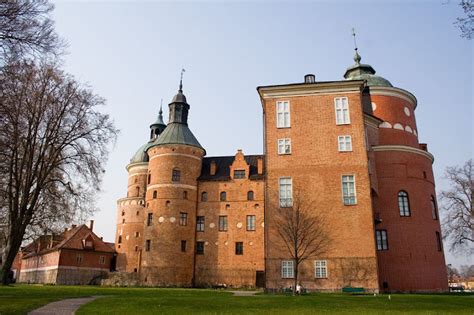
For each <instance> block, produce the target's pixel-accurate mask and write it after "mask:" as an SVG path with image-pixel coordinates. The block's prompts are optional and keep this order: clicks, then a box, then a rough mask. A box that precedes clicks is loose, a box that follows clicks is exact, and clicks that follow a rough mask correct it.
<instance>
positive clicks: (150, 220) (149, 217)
mask: <svg viewBox="0 0 474 315" xmlns="http://www.w3.org/2000/svg"><path fill="white" fill-rule="evenodd" d="M152 223H153V213H148V217H147V219H146V225H148V226H151V224H152Z"/></svg>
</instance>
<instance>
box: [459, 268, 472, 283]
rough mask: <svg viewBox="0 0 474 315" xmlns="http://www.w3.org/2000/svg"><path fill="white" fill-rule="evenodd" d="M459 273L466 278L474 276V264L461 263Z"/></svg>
mask: <svg viewBox="0 0 474 315" xmlns="http://www.w3.org/2000/svg"><path fill="white" fill-rule="evenodd" d="M459 275H460V276H461V277H463V278H464V279H465V280H468V279H469V278H471V277H474V265H470V266H469V265H461V266H460V267H459Z"/></svg>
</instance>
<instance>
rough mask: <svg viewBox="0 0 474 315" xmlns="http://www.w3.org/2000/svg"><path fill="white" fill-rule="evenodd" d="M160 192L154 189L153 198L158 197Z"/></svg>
mask: <svg viewBox="0 0 474 315" xmlns="http://www.w3.org/2000/svg"><path fill="white" fill-rule="evenodd" d="M157 195H158V193H157V192H156V190H153V199H156V197H157Z"/></svg>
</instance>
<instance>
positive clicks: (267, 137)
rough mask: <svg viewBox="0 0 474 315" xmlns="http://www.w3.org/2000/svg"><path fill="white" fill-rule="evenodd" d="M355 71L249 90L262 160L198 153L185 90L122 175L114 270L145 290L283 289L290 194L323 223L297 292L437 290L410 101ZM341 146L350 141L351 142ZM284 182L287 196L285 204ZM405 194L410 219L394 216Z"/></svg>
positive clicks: (433, 238)
mask: <svg viewBox="0 0 474 315" xmlns="http://www.w3.org/2000/svg"><path fill="white" fill-rule="evenodd" d="M355 61H356V65H354V66H352V67H351V68H349V69H348V70H347V71H346V74H345V78H346V79H347V80H344V81H332V82H314V81H311V80H310V81H308V82H305V83H296V84H286V85H279V86H265V87H259V88H257V90H258V93H259V96H260V99H261V103H262V109H263V123H264V154H263V155H248V156H245V155H244V153H243V152H242V151H240V150H239V151H238V152H237V153H236V154H235V155H234V156H224V157H205V151H204V149H202V148H201V147H200V145H199V143H198V142H197V140H196V139H195V138H194V136H193V135H192V134H191V131H190V130H189V129H188V127H187V115H188V110H189V108H190V107H189V104H187V103H186V98H185V97H184V95H183V94H182V86H180V90H179V92H178V94H177V95H176V96H175V98H174V99H173V102H172V103H171V104H170V121H171V122H170V124H169V125H168V126H167V127H166V128H165V126H164V125H163V129H164V131H163V134H165V135H164V136H163V135H160V133H157V134H156V137H157V138H156V137H155V138H153V139H151V140H150V142H149V144H148V146H145V147H142V148H141V149H140V150H139V152H137V154H136V155H135V156H134V158H132V160H131V163H130V164H129V166H128V167H127V170H128V171H129V186H128V193H127V197H126V198H124V199H120V200H119V201H118V204H119V207H118V212H119V213H118V216H117V218H118V221H117V235H116V243H117V245H118V246H117V251H118V253H119V259H118V261H117V262H118V266H117V268H118V270H121V271H128V272H136V273H138V276H139V278H140V279H141V283H142V284H143V285H160V286H234V287H255V286H265V287H266V289H267V290H275V291H276V290H280V289H283V288H286V287H289V286H292V285H293V281H294V280H293V278H291V276H289V275H288V274H283V271H284V270H283V269H284V268H283V265H284V264H286V261H289V260H291V257H290V256H289V253H288V250H287V249H286V245H285V244H284V243H283V241H282V239H281V236H280V235H279V225H278V222H279V221H278V217H279V216H280V215H281V211H282V208H288V204H286V202H288V200H290V199H292V198H295V197H296V196H297V197H298V198H301V199H304V200H305V201H306V202H307V203H309V204H310V205H311V206H310V208H311V212H312V213H313V214H317V215H318V216H322V217H324V220H325V222H326V223H327V226H328V227H329V228H328V231H327V233H328V234H327V235H328V238H329V239H330V240H331V243H330V244H331V245H330V247H329V248H328V250H327V251H325V252H324V254H321V255H319V256H317V257H310V259H307V260H306V261H305V262H303V263H302V265H301V266H300V269H299V282H300V284H301V285H302V286H303V287H305V288H307V289H309V290H318V291H340V290H341V289H342V288H343V287H347V286H351V287H363V288H365V289H366V290H367V291H373V292H378V291H405V292H406V291H446V290H447V278H446V273H445V271H444V254H443V250H442V248H438V243H437V237H441V235H440V234H439V233H440V226H439V220H438V218H437V209H436V195H435V190H434V179H433V172H432V166H431V164H432V162H433V157H432V155H431V154H430V153H429V152H428V151H427V147H426V145H423V144H419V143H418V129H417V125H416V120H415V114H414V111H415V109H416V105H417V104H416V98H415V97H414V96H413V95H412V94H410V93H409V92H407V91H405V90H402V89H399V88H394V87H393V86H392V85H391V84H390V82H389V81H387V80H386V79H384V78H382V77H379V76H375V70H373V68H372V67H371V66H369V65H364V64H360V56H359V55H358V54H356V58H355ZM310 79H311V78H310ZM305 80H306V78H305ZM283 103H284V104H283ZM281 104H283V105H282V107H281V108H280V107H279V106H280V105H281ZM341 104H344V105H341ZM285 106H286V107H285ZM338 106H339V107H338ZM340 106H342V107H340ZM344 106H345V107H344ZM343 107H344V108H345V111H346V112H344V113H346V114H347V118H341V117H342V116H340V115H343V116H344V115H346V114H343V111H342V109H341V108H343ZM279 108H280V109H279ZM283 108H286V109H283ZM338 108H339V110H338ZM279 110H280V111H281V110H283V112H284V111H287V112H288V113H287V116H283V114H282V116H279V114H278V111H279ZM283 112H281V113H283ZM160 115H161V112H160ZM278 117H280V118H278ZM344 117H346V116H344ZM159 118H160V119H161V116H160V117H159ZM160 119H159V120H160ZM278 119H281V121H284V123H283V124H281V122H280V121H278ZM340 119H342V120H343V121H342V123H341V121H339V120H340ZM344 119H347V121H346V120H344ZM160 121H162V120H160ZM152 126H153V125H152ZM155 126H158V125H155ZM160 126H162V125H160ZM160 132H161V129H160ZM153 134H154V133H152V135H153ZM340 137H343V138H342V139H346V140H345V141H349V140H348V139H349V137H350V146H349V144H347V143H345V142H344V143H342V144H341V141H342V140H341V138H340ZM160 139H162V140H160ZM290 143H291V145H290ZM290 146H291V150H290ZM174 170H179V176H180V177H179V179H178V180H176V178H175V172H174ZM281 179H284V180H285V183H286V185H288V183H290V184H289V185H290V186H291V189H290V190H291V191H292V192H291V194H293V195H292V196H291V197H290V198H287V197H285V198H284V200H283V199H282V197H281V194H286V190H285V192H283V193H282V192H281V191H282V189H283V188H282V187H283V186H282V185H283V184H282V182H281ZM351 185H352V186H351ZM348 187H354V189H353V190H352V188H348ZM285 189H287V188H285ZM353 191H355V193H353ZM400 191H404V192H405V193H407V194H408V196H409V200H410V205H409V206H410V210H411V215H410V216H401V215H400V213H401V212H400V211H401V210H400V209H399V207H400V206H399V192H400ZM145 192H146V193H145ZM345 194H347V195H345ZM344 196H345V197H344ZM282 200H283V201H282ZM431 200H434V203H432V202H431ZM282 202H283V203H282ZM432 205H434V206H432ZM433 207H434V208H433ZM289 208H291V205H290V206H289ZM435 213H436V215H435ZM183 214H186V216H185V217H186V218H185V219H184V218H183ZM183 220H184V221H183ZM381 231H383V233H382V232H381ZM137 232H138V233H139V234H137V235H139V237H136V238H132V237H131V235H134V233H137ZM436 233H438V234H436ZM381 235H384V238H383V239H382V236H381ZM119 238H120V240H121V242H120V244H119V242H118V240H119ZM387 244H388V245H387ZM316 266H318V267H316ZM321 266H324V267H321ZM318 268H319V269H318ZM285 270H286V269H285ZM285 272H286V271H285Z"/></svg>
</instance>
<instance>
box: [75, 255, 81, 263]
mask: <svg viewBox="0 0 474 315" xmlns="http://www.w3.org/2000/svg"><path fill="white" fill-rule="evenodd" d="M76 262H77V263H81V262H82V254H77V255H76Z"/></svg>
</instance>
